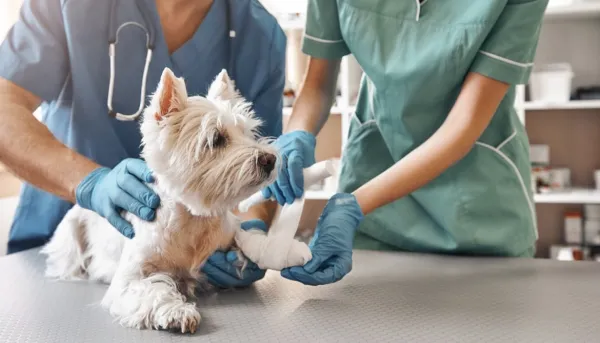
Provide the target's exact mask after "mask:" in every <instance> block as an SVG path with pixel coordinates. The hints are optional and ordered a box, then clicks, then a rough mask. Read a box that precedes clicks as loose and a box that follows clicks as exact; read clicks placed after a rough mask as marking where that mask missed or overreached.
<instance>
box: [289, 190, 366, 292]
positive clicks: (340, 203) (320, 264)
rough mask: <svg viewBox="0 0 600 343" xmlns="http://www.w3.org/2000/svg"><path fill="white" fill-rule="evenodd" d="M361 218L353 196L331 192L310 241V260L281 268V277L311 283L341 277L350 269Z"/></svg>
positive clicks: (329, 281)
mask: <svg viewBox="0 0 600 343" xmlns="http://www.w3.org/2000/svg"><path fill="white" fill-rule="evenodd" d="M363 218H364V216H363V213H362V210H361V209H360V207H359V206H358V203H357V202H356V198H355V197H354V195H352V194H345V193H340V194H336V195H334V196H333V197H332V198H331V199H330V200H329V202H328V203H327V205H326V206H325V209H324V210H323V213H322V214H321V217H320V218H319V221H318V223H317V228H316V230H315V235H314V236H313V238H312V240H311V241H310V244H309V247H310V250H311V252H312V259H311V260H310V261H309V262H308V263H307V264H306V265H304V266H302V267H292V268H286V269H283V270H282V271H281V276H283V277H284V278H286V279H290V280H294V281H298V282H301V283H303V284H305V285H311V286H317V285H326V284H329V283H334V282H336V281H339V280H341V279H342V278H343V277H344V276H345V275H346V274H348V273H349V272H350V270H352V244H353V242H354V234H355V233H356V229H357V228H358V225H359V224H360V222H361V221H362V220H363Z"/></svg>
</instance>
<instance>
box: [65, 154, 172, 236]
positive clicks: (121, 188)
mask: <svg viewBox="0 0 600 343" xmlns="http://www.w3.org/2000/svg"><path fill="white" fill-rule="evenodd" d="M144 182H154V177H153V176H152V172H151V171H150V169H148V167H147V166H146V162H144V161H142V160H139V159H133V158H130V159H125V160H123V161H121V162H120V163H119V164H118V165H117V166H116V167H114V168H113V169H112V170H111V169H110V168H105V167H101V168H98V169H95V170H94V171H92V172H91V173H90V174H88V175H87V176H86V177H85V178H84V179H83V181H81V183H80V184H79V185H78V186H77V189H76V190H75V198H76V200H77V204H79V206H81V207H83V208H86V209H88V210H92V211H94V212H96V213H98V214H99V215H101V216H102V217H104V218H106V219H107V220H108V222H109V223H110V224H111V225H112V226H114V227H115V228H116V229H117V230H119V232H120V233H121V234H123V235H124V236H125V237H128V238H133V236H134V235H135V232H134V231H133V227H132V226H131V223H129V222H128V221H126V220H125V219H123V218H122V217H121V215H120V213H119V212H120V211H121V210H125V211H127V212H131V213H133V214H135V215H136V216H138V217H140V218H141V219H143V220H147V221H152V220H154V218H155V216H156V211H155V210H156V208H157V207H158V205H159V203H160V199H159V197H158V195H156V194H155V193H154V192H153V191H152V190H151V189H150V188H149V187H148V186H146V185H145V184H144Z"/></svg>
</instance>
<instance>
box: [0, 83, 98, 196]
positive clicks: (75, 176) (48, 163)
mask: <svg viewBox="0 0 600 343" xmlns="http://www.w3.org/2000/svg"><path fill="white" fill-rule="evenodd" d="M9 88H10V89H9ZM13 88H16V86H14V85H9V84H8V81H6V80H0V121H1V122H2V125H0V162H2V163H3V164H4V165H5V166H6V167H7V168H8V169H9V170H10V171H11V173H13V174H14V175H15V176H17V177H18V178H20V179H22V180H24V181H26V182H28V183H30V184H32V185H34V186H36V187H38V188H40V189H43V190H45V191H47V192H50V193H53V194H56V195H57V196H59V197H61V198H64V199H65V200H68V201H71V202H75V188H76V187H77V185H78V184H79V182H80V181H81V180H82V179H83V178H84V177H85V176H86V175H87V174H89V173H90V172H91V171H92V170H94V169H95V168H97V167H98V165H97V164H96V163H94V162H92V161H90V160H88V159H87V158H85V157H83V156H81V155H79V154H77V153H76V152H74V151H73V150H71V149H69V148H68V147H66V146H65V145H63V144H62V143H60V142H59V141H58V140H57V139H56V138H55V137H54V136H53V135H52V133H51V132H50V131H49V130H48V129H47V128H46V126H44V125H43V124H42V123H40V122H39V121H38V120H37V119H36V118H35V117H34V116H33V113H32V112H33V109H34V108H35V107H37V103H39V101H37V103H35V102H36V101H35V100H33V98H31V96H30V97H29V98H28V97H27V96H22V94H18V92H19V91H15V89H13Z"/></svg>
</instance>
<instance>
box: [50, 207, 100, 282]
mask: <svg viewBox="0 0 600 343" xmlns="http://www.w3.org/2000/svg"><path fill="white" fill-rule="evenodd" d="M92 215H95V213H93V212H89V211H86V210H84V209H83V208H81V207H79V206H75V207H73V208H72V209H71V210H69V211H68V212H67V214H66V215H65V217H64V218H63V220H62V221H61V222H60V224H59V225H58V227H57V228H56V231H55V232H54V235H53V236H52V239H51V240H50V242H48V244H46V246H44V248H42V250H41V252H40V253H41V254H44V255H46V256H47V257H46V273H45V274H46V276H47V277H49V278H58V279H62V280H80V279H86V278H87V272H86V265H87V261H86V257H85V256H86V249H87V241H86V235H85V223H86V216H92Z"/></svg>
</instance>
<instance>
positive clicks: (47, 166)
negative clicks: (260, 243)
mask: <svg viewBox="0 0 600 343" xmlns="http://www.w3.org/2000/svg"><path fill="white" fill-rule="evenodd" d="M111 43H114V50H113V48H111V47H110V44H111ZM285 45H286V38H285V34H284V33H283V31H282V29H281V28H280V27H279V25H278V24H277V21H276V20H275V18H274V17H273V16H271V15H270V14H269V13H268V12H267V11H266V10H265V9H264V8H263V7H262V5H261V4H260V3H259V2H258V0H217V1H214V0H127V1H124V0H102V1H98V0H25V1H24V3H23V6H22V9H21V12H20V16H19V18H18V21H17V23H16V24H15V25H14V27H13V28H12V29H11V30H10V32H9V33H8V35H7V37H6V39H5V40H4V42H3V43H2V45H1V46H0V122H2V124H1V125H0V162H2V163H3V164H5V165H6V166H7V167H8V168H9V169H10V170H12V171H13V172H14V173H15V174H16V175H17V176H19V177H20V178H22V179H23V180H25V181H26V184H25V186H24V187H23V189H22V192H21V196H20V204H19V207H18V209H17V213H16V216H15V219H14V222H13V224H12V228H11V231H10V238H9V243H8V251H9V253H14V252H18V251H22V250H25V249H29V248H34V247H37V246H40V245H43V244H44V243H45V242H47V241H48V240H49V238H50V237H51V236H52V234H53V232H54V230H55V228H56V226H57V225H58V223H59V222H60V221H61V219H62V218H63V216H64V214H65V213H66V212H67V210H68V209H69V208H70V207H71V206H72V203H73V202H77V203H78V204H80V205H81V206H83V207H85V208H88V209H91V210H93V211H95V212H97V213H98V214H100V215H102V216H103V217H105V218H107V219H108V221H109V222H110V223H111V224H113V225H114V226H115V227H116V228H117V229H118V230H119V231H120V232H122V233H123V234H124V235H125V236H128V237H131V236H132V235H133V229H132V227H131V225H130V223H128V222H126V221H125V220H123V218H121V217H120V216H119V211H121V210H125V211H129V212H131V213H133V214H136V215H138V216H139V217H140V218H142V219H146V220H152V219H153V218H154V215H155V214H154V209H155V208H156V207H157V206H158V204H159V202H160V199H158V198H157V196H156V195H155V194H154V193H153V192H151V191H150V189H149V188H148V187H146V186H145V185H144V182H152V175H151V171H150V170H148V168H147V167H146V165H145V163H144V162H143V161H141V160H139V154H140V140H141V137H140V131H139V123H138V122H137V121H136V120H123V119H122V118H120V116H119V115H117V116H116V117H115V113H121V114H127V115H130V114H135V113H136V111H138V110H139V106H140V102H142V104H141V105H142V106H143V105H144V102H145V101H146V100H147V99H148V98H149V97H148V96H149V95H150V94H151V93H152V92H154V90H155V89H156V86H157V85H158V81H159V79H160V76H161V73H162V71H163V70H164V68H165V67H169V68H170V69H171V70H173V71H174V73H175V74H176V75H177V76H178V77H184V78H185V80H186V85H187V87H188V92H189V93H190V94H191V95H197V94H205V93H206V91H207V90H208V87H209V85H210V83H211V82H212V80H213V79H214V78H215V77H216V75H217V74H218V73H219V72H220V71H221V70H222V69H224V68H225V69H227V71H228V73H229V75H230V76H232V78H233V79H234V81H235V83H236V86H237V88H238V89H239V90H240V92H241V94H242V95H243V96H244V97H246V99H248V100H249V101H251V102H253V104H254V110H255V112H256V113H257V115H258V117H260V118H261V119H262V120H263V122H264V126H263V127H262V134H263V135H264V136H273V137H277V136H279V135H280V134H281V115H282V113H281V112H282V94H283V87H284V82H285ZM148 50H150V52H151V55H150V54H149V53H148ZM109 51H112V54H113V55H114V61H113V62H114V63H113V64H112V65H111V59H110V57H109V56H110V55H109ZM149 57H150V59H148V58H149ZM147 62H149V63H148V64H146V63H147ZM249 65H251V66H252V67H251V68H249V67H248V66H249ZM111 67H113V68H114V73H113V76H114V79H113V80H112V81H111ZM109 90H111V91H112V94H111V92H109ZM140 97H141V100H140ZM38 106H41V115H42V118H41V121H42V122H41V123H40V122H38V121H37V120H36V119H35V118H34V117H33V115H32V112H33V111H34V110H35V109H36V108H37V107H38ZM111 110H112V111H111ZM109 113H110V114H112V115H109ZM127 119H133V118H131V116H130V117H129V118H127ZM243 226H244V228H257V227H258V228H263V229H264V228H265V226H266V225H265V223H264V222H262V221H261V220H253V221H249V222H246V223H244V225H243ZM254 267H255V266H253V267H252V268H250V269H249V270H248V272H247V273H246V274H245V275H244V277H243V278H242V279H241V280H240V279H239V278H237V274H236V271H235V268H234V267H233V266H232V265H231V261H229V260H227V258H226V255H225V254H223V253H218V254H216V255H214V256H213V257H212V258H211V260H210V261H209V263H208V264H207V265H206V266H205V268H204V271H205V272H206V273H207V274H208V277H209V279H210V280H211V281H213V283H215V284H217V285H219V286H223V287H228V286H238V285H247V284H249V283H252V282H253V281H255V280H257V279H259V278H261V277H262V276H263V275H264V271H260V270H258V268H254Z"/></svg>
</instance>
